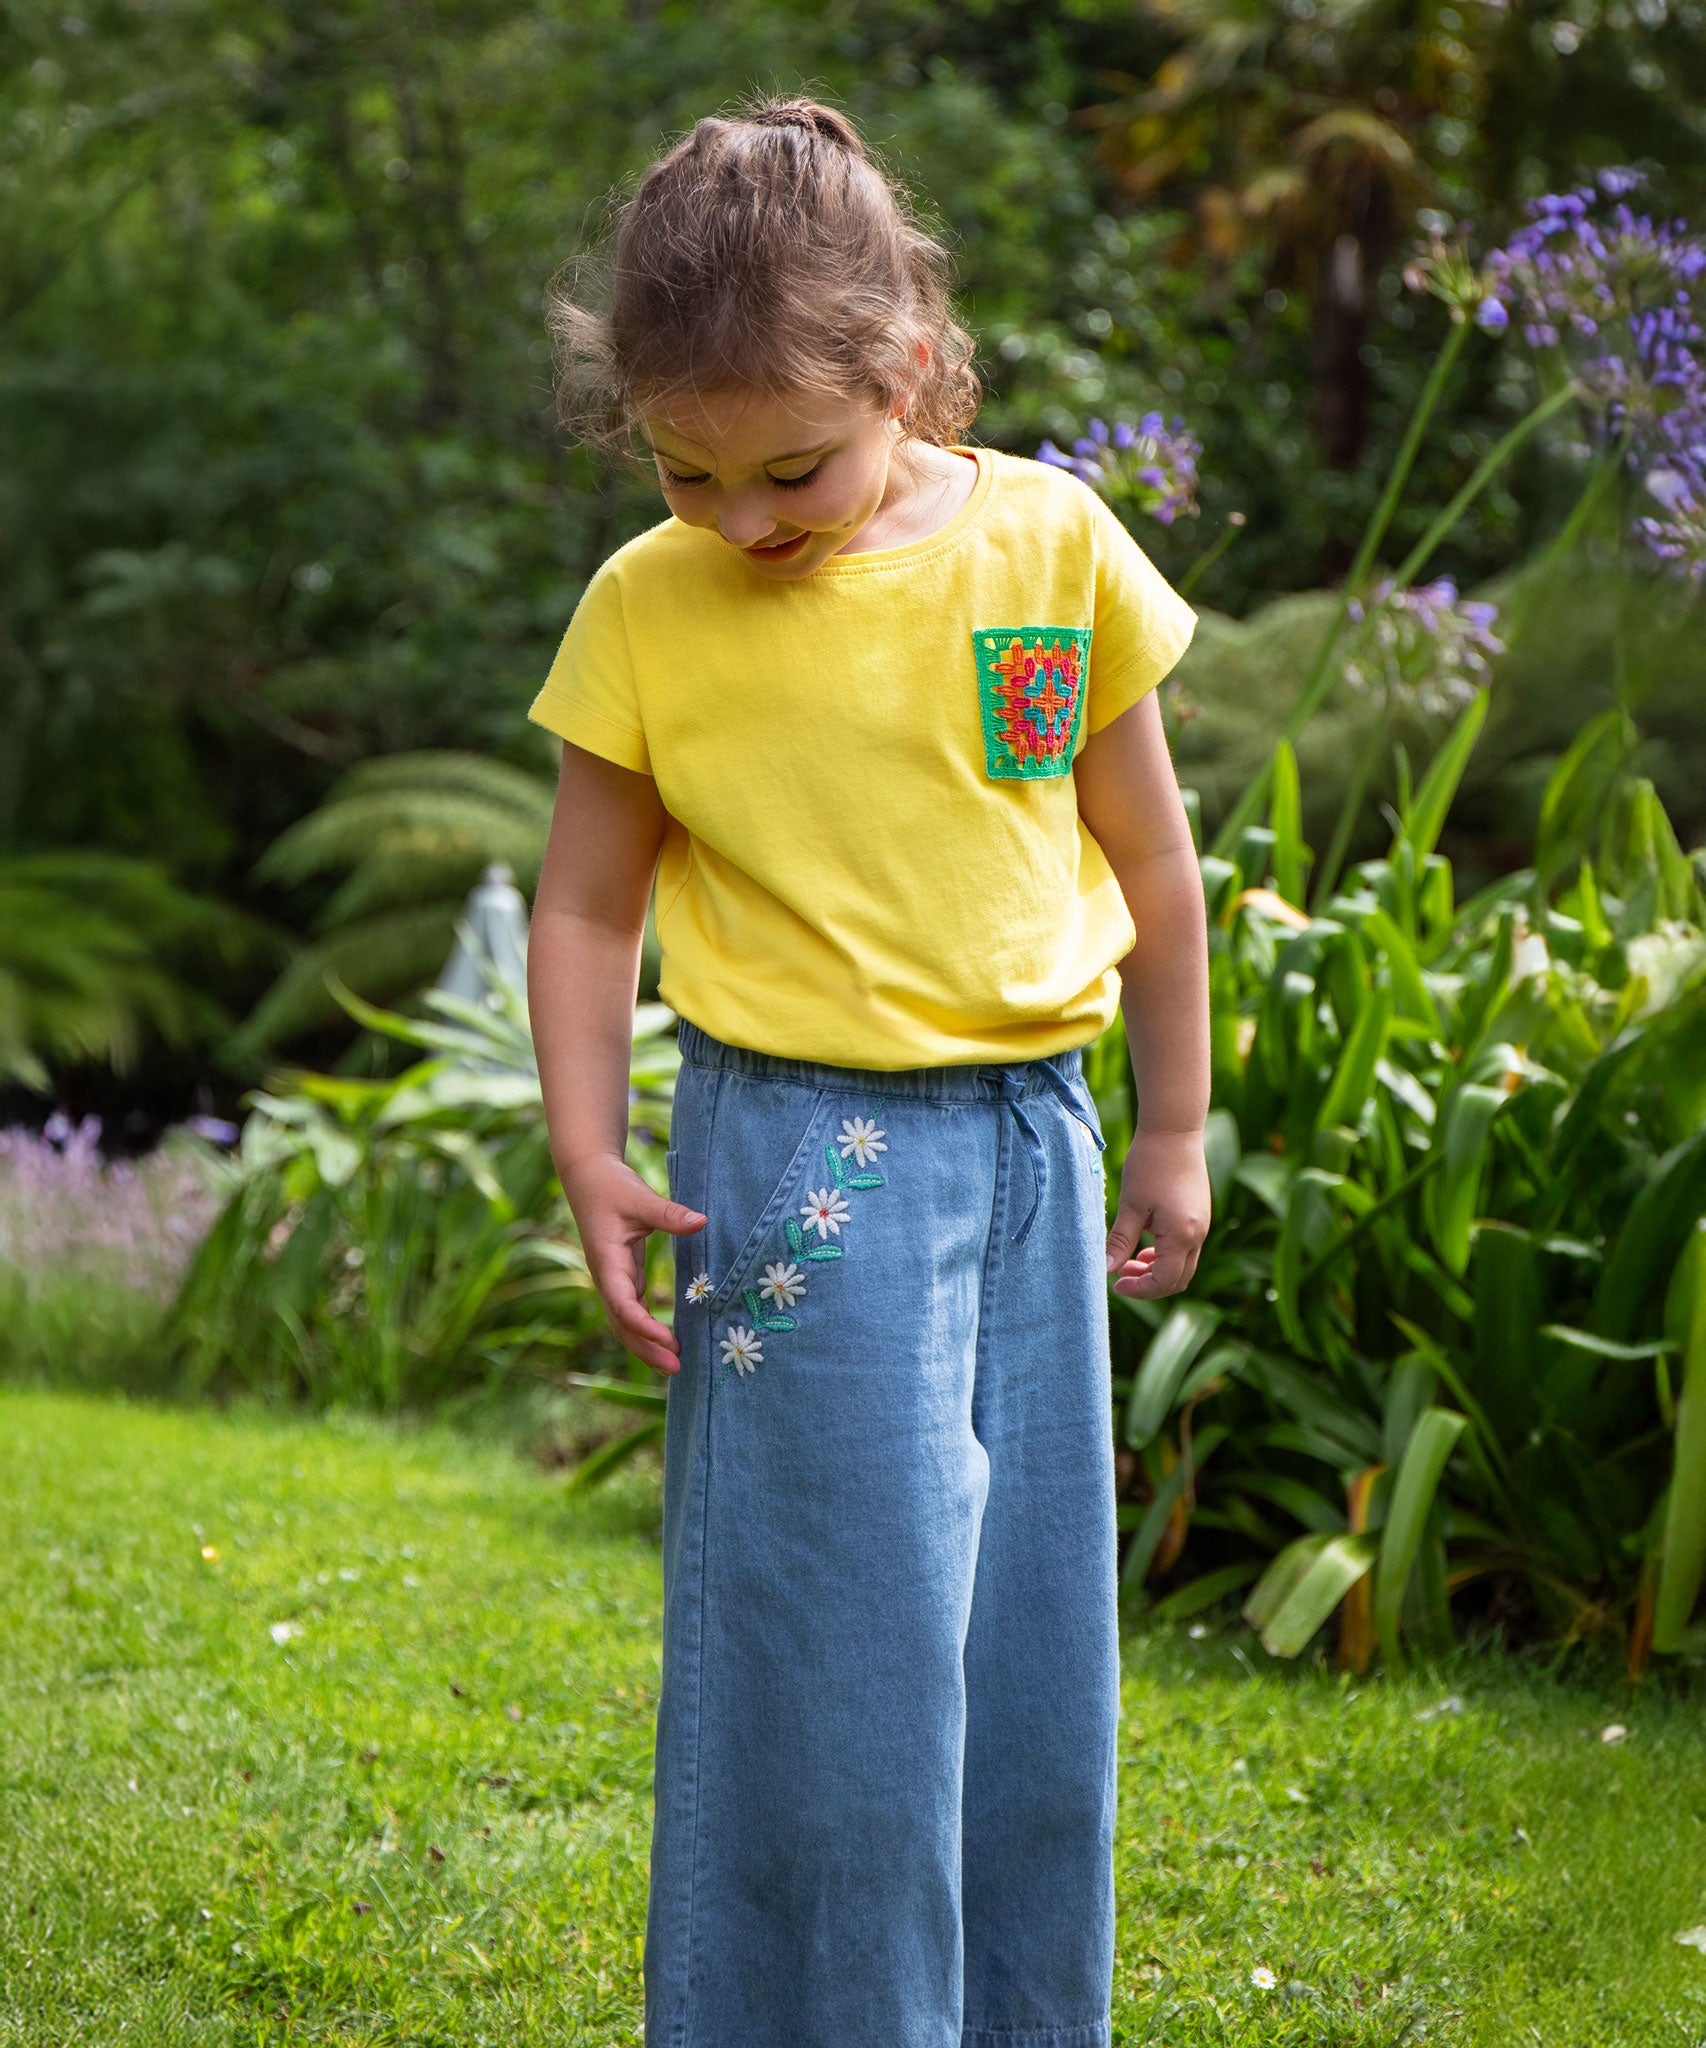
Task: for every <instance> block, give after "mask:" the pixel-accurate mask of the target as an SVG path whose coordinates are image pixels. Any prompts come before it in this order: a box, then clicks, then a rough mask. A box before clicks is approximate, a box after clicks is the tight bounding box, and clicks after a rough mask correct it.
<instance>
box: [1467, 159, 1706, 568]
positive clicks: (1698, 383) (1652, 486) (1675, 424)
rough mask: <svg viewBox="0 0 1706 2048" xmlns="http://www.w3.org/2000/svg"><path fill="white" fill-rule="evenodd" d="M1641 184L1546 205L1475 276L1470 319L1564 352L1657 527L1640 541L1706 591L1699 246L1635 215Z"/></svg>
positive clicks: (1703, 248) (1641, 525)
mask: <svg viewBox="0 0 1706 2048" xmlns="http://www.w3.org/2000/svg"><path fill="white" fill-rule="evenodd" d="M1641 182H1642V180H1641V178H1640V176H1639V174H1638V173H1637V172H1634V171H1627V170H1616V171H1602V172H1601V173H1600V175H1599V176H1598V178H1597V179H1596V180H1595V181H1594V182H1593V183H1592V184H1589V185H1580V186H1578V187H1576V189H1575V190H1574V191H1570V192H1558V193H1551V194H1549V195H1548V196H1547V197H1545V198H1543V199H1536V200H1534V201H1533V202H1532V203H1531V205H1530V206H1529V208H1528V216H1529V217H1528V224H1527V225H1526V226H1525V227H1523V228H1522V229H1521V230H1519V232H1518V233H1517V234H1515V235H1514V236H1512V238H1511V240H1510V242H1509V243H1508V244H1507V246H1506V247H1505V248H1503V249H1495V250H1493V251H1492V253H1491V254H1490V255H1489V256H1488V257H1487V259H1486V261H1485V263H1484V264H1483V266H1482V275H1481V289H1482V292H1483V294H1484V296H1483V297H1482V299H1481V302H1480V305H1479V306H1478V307H1477V310H1476V318H1477V319H1478V321H1479V322H1480V324H1481V325H1482V326H1483V327H1491V328H1493V329H1494V331H1497V330H1498V329H1499V328H1500V327H1502V326H1503V325H1504V324H1505V323H1506V322H1508V320H1509V318H1510V316H1511V314H1512V313H1513V312H1514V313H1516V314H1518V315H1520V318H1521V321H1522V335H1523V338H1524V340H1526V341H1527V342H1528V344H1529V346H1530V347H1531V348H1536V349H1552V348H1560V349H1567V350H1568V351H1569V352H1570V353H1571V355H1572V356H1574V357H1575V358H1577V362H1576V375H1577V378H1578V380H1579V382H1580V383H1581V385H1582V387H1583V388H1584V389H1585V390H1586V391H1587V392H1588V393H1589V394H1590V395H1591V396H1592V398H1593V399H1594V400H1595V401H1596V402H1597V404H1598V406H1599V407H1600V410H1601V412H1602V413H1603V415H1604V418H1605V421H1606V426H1607V429H1608V430H1609V431H1610V432H1611V433H1612V434H1613V435H1615V436H1616V437H1617V438H1618V439H1619V440H1620V441H1621V442H1622V443H1623V446H1624V448H1625V451H1626V454H1627V459H1628V461H1629V464H1630V467H1631V468H1632V469H1633V470H1634V471H1635V472H1636V474H1637V475H1639V476H1641V477H1642V478H1643V479H1644V480H1645V482H1646V485H1647V488H1648V490H1649V491H1650V492H1651V494H1652V496H1653V498H1654V499H1655V500H1656V501H1657V503H1658V505H1659V508H1660V512H1661V514H1662V516H1661V517H1658V518H1651V517H1648V518H1643V519H1641V520H1639V521H1638V522H1637V531H1638V532H1639V534H1640V535H1641V538H1642V539H1643V540H1644V541H1645V542H1646V544H1647V546H1648V547H1649V548H1650V549H1651V551H1652V552H1653V553H1654V554H1655V555H1656V556H1657V557H1658V558H1659V559H1660V560H1661V561H1663V562H1664V563H1665V564H1666V565H1667V566H1668V567H1670V568H1671V569H1673V570H1674V571H1676V572H1677V573H1679V574H1682V575H1686V576H1689V577H1692V578H1693V579H1694V580H1695V581H1696V582H1698V581H1701V580H1703V579H1706V328H1703V326H1702V314H1703V313H1706V304H1703V299H1706V239H1702V237H1700V236H1699V235H1696V234H1692V233H1691V232H1690V231H1689V230H1688V228H1687V226H1686V224H1685V223H1683V222H1681V221H1655V220H1654V219H1653V218H1652V217H1651V216H1650V215H1648V214H1644V213H1637V212H1636V211H1635V209H1634V208H1633V207H1632V206H1631V205H1630V204H1629V196H1630V194H1631V193H1633V192H1635V191H1637V190H1638V189H1639V187H1640V185H1641Z"/></svg>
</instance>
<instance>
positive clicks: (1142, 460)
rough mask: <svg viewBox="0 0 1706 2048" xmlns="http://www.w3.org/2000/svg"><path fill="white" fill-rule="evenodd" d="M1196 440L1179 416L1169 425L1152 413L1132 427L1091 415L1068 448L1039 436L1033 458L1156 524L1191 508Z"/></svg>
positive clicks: (1197, 457) (1197, 453)
mask: <svg viewBox="0 0 1706 2048" xmlns="http://www.w3.org/2000/svg"><path fill="white" fill-rule="evenodd" d="M1201 456H1202V443H1201V442H1200V441H1199V440H1198V439H1197V437H1196V435H1195V434H1193V433H1191V432H1190V430H1189V429H1188V428H1187V427H1186V425H1185V423H1184V421H1183V420H1181V419H1175V420H1174V421H1173V422H1172V423H1171V425H1169V424H1168V422H1167V421H1166V420H1164V419H1163V418H1162V416H1161V414H1160V413H1158V412H1148V413H1145V414H1144V416H1143V418H1142V419H1140V420H1139V421H1138V422H1137V424H1136V425H1135V426H1133V425H1132V424H1131V423H1130V422H1129V421H1127V420H1116V421H1115V422H1114V424H1113V425H1112V426H1111V427H1110V426H1109V425H1108V424H1107V422H1106V421H1105V420H1092V421H1091V422H1090V424H1089V427H1088V429H1087V431H1086V432H1085V433H1084V435H1083V436H1082V437H1081V438H1080V439H1079V440H1076V441H1074V442H1073V444H1072V447H1071V450H1070V452H1069V451H1067V450H1066V449H1063V448H1057V447H1056V446H1055V444H1054V442H1052V441H1045V442H1044V443H1043V444H1042V446H1041V447H1040V448H1039V449H1038V450H1037V460H1038V461H1039V462H1046V463H1050V464H1052V466H1053V467H1054V468H1056V469H1065V470H1070V471H1071V473H1072V474H1073V475H1074V476H1075V477H1077V478H1078V479H1079V480H1080V482H1082V483H1087V484H1088V485H1089V486H1090V488H1091V489H1092V490H1093V491H1096V492H1097V493H1099V494H1100V495H1101V496H1102V497H1104V498H1106V499H1107V500H1108V502H1109V503H1110V504H1112V505H1116V506H1117V505H1130V506H1132V507H1134V508H1135V509H1136V510H1137V511H1139V512H1144V513H1147V514H1148V515H1149V517H1150V518H1151V519H1154V520H1155V521H1156V522H1157V523H1158V524H1160V525H1162V526H1171V525H1172V523H1173V521H1174V520H1175V519H1177V518H1179V517H1181V516H1186V517H1188V516H1190V515H1191V514H1193V513H1194V512H1195V511H1196V510H1197V464H1198V462H1199V460H1200V459H1201Z"/></svg>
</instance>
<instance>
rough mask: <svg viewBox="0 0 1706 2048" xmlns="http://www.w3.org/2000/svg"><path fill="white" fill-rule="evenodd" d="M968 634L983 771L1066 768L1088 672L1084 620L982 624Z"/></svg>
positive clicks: (1032, 776)
mask: <svg viewBox="0 0 1706 2048" xmlns="http://www.w3.org/2000/svg"><path fill="white" fill-rule="evenodd" d="M971 639H972V651H973V653H974V655H975V656H976V659H977V695H978V706H979V709H980V710H981V712H982V715H983V765H984V770H985V772H986V773H987V774H988V775H989V777H990V779H991V780H992V781H995V782H1034V781H1037V780H1039V779H1040V778H1042V777H1044V776H1049V775H1070V774H1071V773H1072V755H1073V750H1074V748H1075V747H1076V746H1077V744H1078V728H1079V726H1080V725H1081V724H1082V723H1083V715H1084V692H1085V688H1086V685H1087V683H1088V679H1089V673H1090V628H1089V627H1088V626H984V627H980V628H979V629H978V631H976V632H975V633H973V635H972V636H971Z"/></svg>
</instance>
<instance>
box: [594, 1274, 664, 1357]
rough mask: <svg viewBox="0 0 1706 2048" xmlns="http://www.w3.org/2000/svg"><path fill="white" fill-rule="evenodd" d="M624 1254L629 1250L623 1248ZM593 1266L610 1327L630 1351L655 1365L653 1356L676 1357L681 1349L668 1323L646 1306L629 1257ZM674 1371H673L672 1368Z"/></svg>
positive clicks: (595, 1280)
mask: <svg viewBox="0 0 1706 2048" xmlns="http://www.w3.org/2000/svg"><path fill="white" fill-rule="evenodd" d="M623 1250H624V1252H626V1251H627V1247H626V1246H624V1247H623ZM588 1263H589V1264H591V1265H593V1276H592V1277H593V1280H594V1282H595V1284H596V1285H597V1288H598V1291H599V1294H600V1295H601V1296H602V1297H603V1301H604V1313H605V1315H606V1316H607V1317H608V1318H609V1320H610V1327H611V1329H612V1330H614V1331H615V1333H616V1335H617V1336H618V1337H620V1338H621V1340H622V1342H623V1343H624V1344H626V1345H627V1346H628V1348H629V1350H630V1351H633V1352H636V1353H637V1354H638V1355H639V1356H640V1357H642V1358H644V1359H646V1361H647V1363H648V1364H655V1363H656V1360H655V1358H653V1357H652V1355H651V1354H652V1353H653V1352H656V1351H661V1352H663V1353H664V1354H666V1355H667V1356H669V1357H670V1358H672V1359H673V1358H674V1357H675V1355H676V1354H677V1353H678V1352H679V1351H680V1349H681V1346H680V1345H679V1344H678V1343H677V1342H676V1337H675V1332H674V1331H673V1330H671V1329H670V1328H669V1326H668V1324H667V1323H660V1322H659V1321H658V1319H657V1317H656V1316H654V1315H653V1314H652V1313H651V1311H650V1310H649V1309H648V1308H647V1307H646V1305H645V1302H644V1300H643V1299H642V1297H641V1294H640V1289H639V1287H638V1286H637V1285H636V1284H635V1275H634V1270H633V1267H632V1265H631V1264H630V1262H629V1259H628V1258H627V1257H620V1256H619V1257H616V1258H613V1259H601V1260H599V1261H597V1262H596V1264H595V1263H594V1262H593V1261H591V1260H589V1261H588ZM671 1369H673V1368H671Z"/></svg>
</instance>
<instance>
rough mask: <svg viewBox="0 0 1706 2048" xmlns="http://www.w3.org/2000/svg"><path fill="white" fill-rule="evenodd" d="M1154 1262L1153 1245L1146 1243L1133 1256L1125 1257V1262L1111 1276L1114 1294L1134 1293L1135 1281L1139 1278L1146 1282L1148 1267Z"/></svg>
mask: <svg viewBox="0 0 1706 2048" xmlns="http://www.w3.org/2000/svg"><path fill="white" fill-rule="evenodd" d="M1154 1264H1155V1247H1154V1246H1153V1245H1149V1244H1146V1245H1145V1246H1144V1247H1143V1249H1142V1250H1141V1251H1140V1252H1138V1253H1137V1254H1136V1255H1135V1256H1134V1257H1132V1258H1129V1259H1127V1260H1126V1262H1125V1264H1124V1265H1123V1266H1122V1267H1121V1268H1120V1269H1119V1271H1118V1272H1117V1273H1116V1274H1115V1275H1114V1276H1113V1281H1114V1292H1115V1293H1116V1294H1132V1293H1135V1292H1136V1291H1137V1290H1136V1286H1135V1283H1136V1282H1137V1281H1139V1280H1142V1281H1144V1282H1147V1281H1148V1278H1149V1269H1150V1268H1151V1267H1152V1266H1153V1265H1154Z"/></svg>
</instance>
